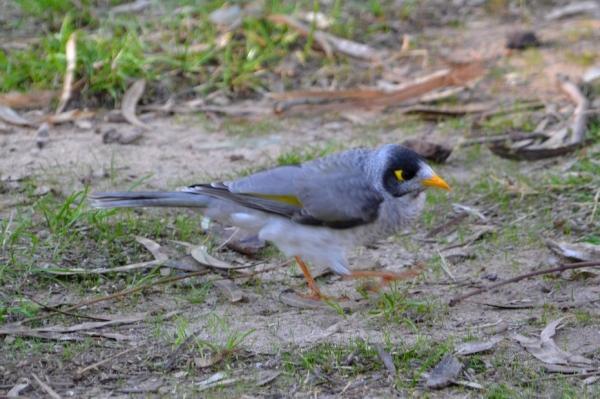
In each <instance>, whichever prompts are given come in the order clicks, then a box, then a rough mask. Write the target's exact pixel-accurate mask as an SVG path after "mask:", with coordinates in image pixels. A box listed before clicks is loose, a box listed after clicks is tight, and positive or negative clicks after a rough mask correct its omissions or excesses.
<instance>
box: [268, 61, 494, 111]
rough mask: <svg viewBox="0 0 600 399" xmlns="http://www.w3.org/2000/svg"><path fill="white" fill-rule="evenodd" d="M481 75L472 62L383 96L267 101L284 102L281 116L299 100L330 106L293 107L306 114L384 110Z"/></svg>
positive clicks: (332, 94)
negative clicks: (368, 109)
mask: <svg viewBox="0 0 600 399" xmlns="http://www.w3.org/2000/svg"><path fill="white" fill-rule="evenodd" d="M482 71H483V64H482V63H481V62H480V61H475V62H471V63H468V64H464V65H460V66H458V67H455V68H451V69H443V70H440V71H437V72H434V73H432V74H430V75H428V76H425V77H423V78H420V79H416V80H414V81H412V82H410V83H407V84H404V85H401V86H400V87H398V88H397V89H396V90H393V91H391V92H386V91H383V90H377V89H363V90H358V89H354V90H338V91H330V90H314V91H313V90H310V91H299V92H292V93H284V94H276V93H270V94H269V97H271V98H273V99H275V100H280V101H286V102H287V103H286V104H285V105H286V107H283V109H280V110H279V112H282V110H285V109H287V108H290V107H293V106H294V105H296V104H294V103H291V102H290V101H289V100H297V101H298V100H300V99H303V100H304V101H305V103H306V102H308V103H310V101H313V100H316V99H318V100H322V99H326V100H327V101H330V102H331V103H326V104H318V105H304V106H296V107H295V108H297V110H296V112H306V111H308V110H312V109H313V108H314V109H316V110H317V111H319V112H324V111H344V110H348V109H350V108H354V109H355V108H360V109H365V108H373V107H388V106H393V105H397V104H399V103H402V102H403V101H406V100H409V99H411V98H415V97H419V96H421V95H423V94H425V93H428V92H430V91H431V90H433V89H436V88H438V87H444V86H456V85H460V84H463V83H464V82H466V81H468V80H471V79H474V78H477V77H479V76H480V75H481V73H482ZM300 103H301V102H300ZM278 105H279V103H278V104H276V105H275V110H276V111H277V110H278ZM280 108H281V107H280Z"/></svg>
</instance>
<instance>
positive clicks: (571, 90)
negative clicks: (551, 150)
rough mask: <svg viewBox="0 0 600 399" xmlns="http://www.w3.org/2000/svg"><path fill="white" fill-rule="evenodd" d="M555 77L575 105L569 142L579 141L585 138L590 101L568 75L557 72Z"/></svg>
mask: <svg viewBox="0 0 600 399" xmlns="http://www.w3.org/2000/svg"><path fill="white" fill-rule="evenodd" d="M556 77H557V79H558V83H559V84H560V88H561V89H562V91H564V92H565V93H566V94H567V95H568V96H569V97H570V98H571V100H572V101H573V102H574V103H575V105H576V108H575V111H573V123H572V124H571V143H581V142H583V139H584V138H585V130H586V127H587V119H588V114H589V113H588V110H589V108H590V102H589V101H588V99H587V98H586V97H585V96H584V95H583V93H582V92H581V90H580V89H579V87H577V85H576V84H575V83H573V82H571V81H570V80H569V77H568V76H566V75H561V74H558V75H557V76H556Z"/></svg>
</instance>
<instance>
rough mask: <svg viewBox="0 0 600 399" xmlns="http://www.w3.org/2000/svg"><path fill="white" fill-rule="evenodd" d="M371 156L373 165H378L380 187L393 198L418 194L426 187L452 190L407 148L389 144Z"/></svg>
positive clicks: (419, 157)
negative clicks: (373, 161) (373, 160)
mask: <svg viewBox="0 0 600 399" xmlns="http://www.w3.org/2000/svg"><path fill="white" fill-rule="evenodd" d="M373 155H374V156H375V163H377V164H379V165H378V166H379V167H378V168H377V169H378V170H379V172H380V176H379V178H380V179H381V180H380V182H381V184H382V187H383V189H384V190H385V191H387V192H388V193H389V194H391V195H392V196H394V197H401V196H403V195H405V194H410V193H419V192H421V191H423V190H425V189H426V188H427V187H438V188H443V189H445V190H452V189H451V188H450V186H449V185H448V183H446V182H445V181H444V180H442V178H441V177H439V176H438V175H436V174H435V172H434V171H433V169H431V167H430V166H429V165H427V163H426V162H425V160H424V159H423V158H422V157H421V156H420V155H419V154H417V153H416V152H414V151H413V150H411V149H409V148H407V147H404V146H401V145H394V144H389V145H386V146H383V147H381V148H379V149H378V150H377V151H375V152H374V153H373Z"/></svg>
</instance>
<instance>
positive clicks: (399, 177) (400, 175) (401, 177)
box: [394, 169, 404, 181]
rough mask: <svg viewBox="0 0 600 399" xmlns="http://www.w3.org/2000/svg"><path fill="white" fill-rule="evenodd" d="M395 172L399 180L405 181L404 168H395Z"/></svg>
mask: <svg viewBox="0 0 600 399" xmlns="http://www.w3.org/2000/svg"><path fill="white" fill-rule="evenodd" d="M394 173H395V174H396V178H397V179H398V180H400V181H404V176H403V174H404V171H403V170H402V169H398V170H395V171H394Z"/></svg>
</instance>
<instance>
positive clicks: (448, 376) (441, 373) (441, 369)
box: [425, 353, 463, 389]
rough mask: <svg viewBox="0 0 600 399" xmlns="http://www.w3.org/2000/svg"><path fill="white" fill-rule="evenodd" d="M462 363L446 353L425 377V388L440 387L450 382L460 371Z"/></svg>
mask: <svg viewBox="0 0 600 399" xmlns="http://www.w3.org/2000/svg"><path fill="white" fill-rule="evenodd" d="M462 367H463V365H462V363H461V362H460V361H459V360H458V359H457V358H456V357H454V356H452V355H451V354H449V353H448V354H446V355H445V356H444V357H443V358H442V361H441V362H440V363H439V364H438V365H437V366H436V367H435V368H434V369H433V371H432V372H431V373H430V374H429V376H428V377H427V382H425V388H427V389H441V388H444V387H447V386H448V385H450V384H452V383H453V382H454V381H455V380H456V378H457V377H458V375H459V374H460V371H461V370H462Z"/></svg>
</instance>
